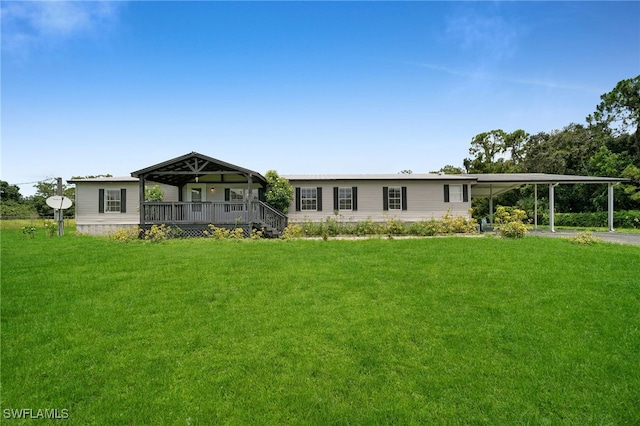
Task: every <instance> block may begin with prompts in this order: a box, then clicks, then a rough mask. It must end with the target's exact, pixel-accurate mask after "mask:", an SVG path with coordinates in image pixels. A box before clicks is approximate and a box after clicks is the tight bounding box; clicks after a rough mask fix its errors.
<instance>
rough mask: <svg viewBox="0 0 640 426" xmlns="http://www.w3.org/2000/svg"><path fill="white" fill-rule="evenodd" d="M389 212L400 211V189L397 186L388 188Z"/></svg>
mask: <svg viewBox="0 0 640 426" xmlns="http://www.w3.org/2000/svg"><path fill="white" fill-rule="evenodd" d="M388 200H389V210H401V209H402V189H401V188H400V187H399V186H390V187H389V197H388Z"/></svg>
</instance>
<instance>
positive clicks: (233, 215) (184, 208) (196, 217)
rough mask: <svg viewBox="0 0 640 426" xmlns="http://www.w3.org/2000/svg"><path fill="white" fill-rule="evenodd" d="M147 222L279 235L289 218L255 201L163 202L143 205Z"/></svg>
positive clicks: (147, 223)
mask: <svg viewBox="0 0 640 426" xmlns="http://www.w3.org/2000/svg"><path fill="white" fill-rule="evenodd" d="M142 208H143V210H144V223H143V224H142V225H143V226H144V225H159V224H166V225H176V226H182V225H188V226H193V225H203V226H205V227H206V226H207V225H209V224H212V225H216V226H221V227H227V228H231V227H241V228H247V227H248V228H253V227H255V228H258V229H263V230H264V231H265V232H268V233H272V234H275V235H279V234H280V233H281V232H282V231H283V230H284V228H285V227H286V226H287V217H286V216H285V215H284V214H282V213H281V212H279V211H278V210H276V209H274V208H273V207H271V206H270V205H268V204H267V203H264V202H262V201H251V202H196V203H186V202H169V203H167V202H162V203H151V202H145V203H144V204H143V207H142Z"/></svg>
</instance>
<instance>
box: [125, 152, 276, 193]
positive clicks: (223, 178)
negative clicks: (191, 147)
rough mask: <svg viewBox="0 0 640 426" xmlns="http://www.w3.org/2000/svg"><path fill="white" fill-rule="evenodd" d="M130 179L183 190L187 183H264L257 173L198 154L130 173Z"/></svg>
mask: <svg viewBox="0 0 640 426" xmlns="http://www.w3.org/2000/svg"><path fill="white" fill-rule="evenodd" d="M131 176H133V177H137V178H143V179H145V180H150V181H154V182H158V183H164V184H167V185H173V186H178V187H179V186H182V185H184V184H186V183H189V182H195V181H196V177H197V178H198V181H199V182H211V183H221V182H246V181H247V179H248V177H249V176H251V177H252V180H253V182H255V183H259V184H262V186H265V187H266V184H267V180H266V178H265V177H264V176H262V175H261V174H260V173H258V172H254V171H253V170H249V169H245V168H243V167H239V166H236V165H233V164H230V163H226V162H224V161H220V160H217V159H215V158H212V157H208V156H206V155H203V154H199V153H197V152H191V153H189V154H185V155H183V156H180V157H177V158H174V159H171V160H168V161H165V162H162V163H159V164H156V165H154V166H151V167H147V168H145V169H141V170H138V171H135V172H133V173H131Z"/></svg>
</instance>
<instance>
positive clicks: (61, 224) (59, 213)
mask: <svg viewBox="0 0 640 426" xmlns="http://www.w3.org/2000/svg"><path fill="white" fill-rule="evenodd" d="M57 181H58V189H57V191H56V194H57V195H60V196H62V178H61V177H59V178H58V179H57ZM54 212H55V214H57V216H58V217H57V219H58V236H59V237H62V236H63V235H64V210H62V209H58V210H55V211H54Z"/></svg>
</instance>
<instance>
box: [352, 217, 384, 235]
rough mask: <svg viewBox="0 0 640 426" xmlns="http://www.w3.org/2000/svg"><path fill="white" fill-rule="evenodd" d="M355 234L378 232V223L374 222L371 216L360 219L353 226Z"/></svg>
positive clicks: (375, 233) (373, 233) (379, 228)
mask: <svg viewBox="0 0 640 426" xmlns="http://www.w3.org/2000/svg"><path fill="white" fill-rule="evenodd" d="M353 230H354V233H355V234H356V235H377V234H379V233H380V230H381V227H380V224H378V223H376V222H374V221H373V220H372V219H371V218H367V220H364V221H360V222H358V223H356V224H355V226H354V227H353Z"/></svg>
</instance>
